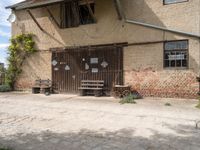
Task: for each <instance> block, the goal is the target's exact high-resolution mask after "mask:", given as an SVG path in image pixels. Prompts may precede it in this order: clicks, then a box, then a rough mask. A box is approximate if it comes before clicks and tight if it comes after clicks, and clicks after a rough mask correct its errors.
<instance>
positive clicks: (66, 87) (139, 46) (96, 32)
mask: <svg viewBox="0 0 200 150" xmlns="http://www.w3.org/2000/svg"><path fill="white" fill-rule="evenodd" d="M8 8H11V9H12V10H13V13H15V15H16V17H17V20H16V21H15V22H14V23H13V24H12V34H13V35H17V34H21V33H30V32H31V33H34V34H35V35H36V36H35V41H36V44H37V49H38V50H39V51H38V52H37V53H36V54H34V55H33V56H31V57H30V58H27V59H26V62H25V63H24V65H23V72H22V74H21V75H20V77H19V78H18V81H17V84H16V87H17V88H20V89H30V87H31V85H32V84H33V82H34V80H36V79H37V78H41V79H52V80H53V82H54V83H55V84H56V85H57V88H58V90H59V91H60V92H66V93H68V92H77V91H78V86H79V84H80V80H81V79H88V78H92V79H102V80H106V81H107V80H108V81H107V84H108V85H107V86H108V87H109V88H110V87H111V86H112V85H114V84H128V85H131V86H132V88H133V89H134V90H137V91H138V92H139V93H141V94H142V95H143V96H158V97H187V98H188V97H189V98H193V97H195V96H196V93H197V92H198V90H199V86H198V83H197V81H196V77H197V76H199V62H200V1H199V0H79V1H77V0H65V1H64V0H29V1H25V2H22V3H19V4H16V5H13V6H10V7H8ZM58 76H59V78H58Z"/></svg>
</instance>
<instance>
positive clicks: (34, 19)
mask: <svg viewBox="0 0 200 150" xmlns="http://www.w3.org/2000/svg"><path fill="white" fill-rule="evenodd" d="M26 11H27V12H28V14H29V15H30V16H31V18H32V19H33V21H34V22H35V24H36V25H37V26H38V28H39V29H40V30H41V31H43V32H44V29H43V28H42V27H41V25H40V24H39V23H38V21H37V20H36V18H35V17H34V15H33V14H32V13H31V11H30V10H29V9H27V10H26Z"/></svg>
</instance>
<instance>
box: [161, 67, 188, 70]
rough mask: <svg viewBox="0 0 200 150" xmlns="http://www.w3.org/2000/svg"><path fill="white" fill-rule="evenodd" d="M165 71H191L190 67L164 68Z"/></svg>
mask: <svg viewBox="0 0 200 150" xmlns="http://www.w3.org/2000/svg"><path fill="white" fill-rule="evenodd" d="M164 70H189V68H188V67H164Z"/></svg>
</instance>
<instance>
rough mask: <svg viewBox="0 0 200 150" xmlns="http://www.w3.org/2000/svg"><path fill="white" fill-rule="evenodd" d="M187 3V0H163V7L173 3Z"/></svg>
mask: <svg viewBox="0 0 200 150" xmlns="http://www.w3.org/2000/svg"><path fill="white" fill-rule="evenodd" d="M188 1H189V0H163V2H164V4H165V5H168V4H174V3H182V2H188Z"/></svg>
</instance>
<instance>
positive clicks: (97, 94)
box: [94, 90, 102, 97]
mask: <svg viewBox="0 0 200 150" xmlns="http://www.w3.org/2000/svg"><path fill="white" fill-rule="evenodd" d="M94 95H95V96H96V97H100V96H102V91H101V90H96V91H95V92H94Z"/></svg>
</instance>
